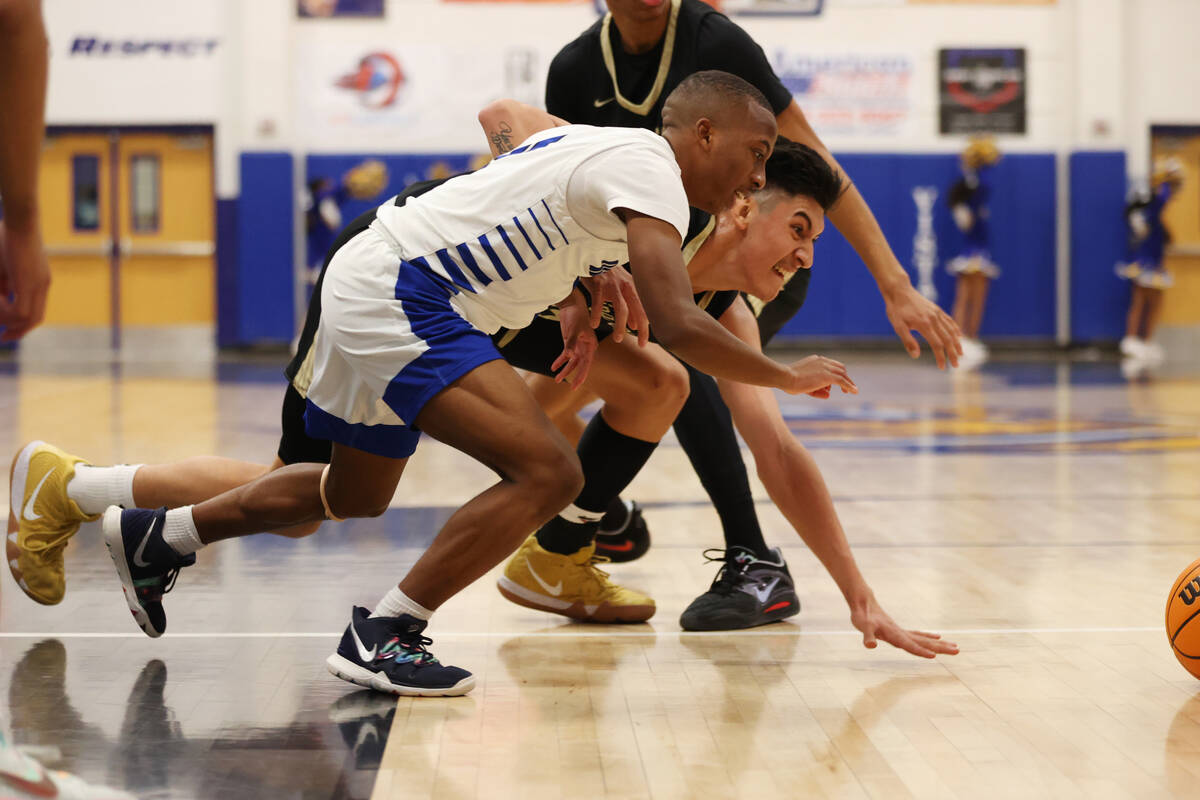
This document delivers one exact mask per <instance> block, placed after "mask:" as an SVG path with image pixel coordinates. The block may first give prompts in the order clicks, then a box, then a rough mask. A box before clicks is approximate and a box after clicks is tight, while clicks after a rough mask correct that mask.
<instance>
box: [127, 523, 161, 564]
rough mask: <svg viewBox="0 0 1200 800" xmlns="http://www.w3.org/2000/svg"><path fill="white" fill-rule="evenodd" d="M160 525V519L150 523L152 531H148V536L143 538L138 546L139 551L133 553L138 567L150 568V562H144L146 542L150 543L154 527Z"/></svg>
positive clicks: (134, 561)
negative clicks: (143, 554) (143, 555)
mask: <svg viewBox="0 0 1200 800" xmlns="http://www.w3.org/2000/svg"><path fill="white" fill-rule="evenodd" d="M157 524H158V517H155V518H154V520H153V521H152V522H151V523H150V529H149V530H148V531H146V535H145V536H143V537H142V541H141V542H140V543H139V544H138V548H137V550H135V551H134V552H133V563H134V566H137V567H148V566H150V562H149V561H143V560H142V553H144V552H146V542H148V541H150V534H152V533H154V526H155V525H157Z"/></svg>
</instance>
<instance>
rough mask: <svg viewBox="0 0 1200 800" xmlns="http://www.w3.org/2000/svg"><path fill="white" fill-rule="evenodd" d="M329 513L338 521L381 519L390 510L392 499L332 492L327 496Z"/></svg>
mask: <svg viewBox="0 0 1200 800" xmlns="http://www.w3.org/2000/svg"><path fill="white" fill-rule="evenodd" d="M326 501H327V503H328V506H327V510H328V513H330V514H332V515H333V516H334V517H336V518H337V519H360V518H363V517H381V516H383V514H384V512H385V511H387V510H388V506H389V505H390V504H391V501H392V498H391V497H390V496H388V497H382V496H379V497H373V496H370V495H338V494H337V493H336V492H330V493H329V494H328V495H327V496H326Z"/></svg>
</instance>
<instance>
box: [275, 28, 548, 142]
mask: <svg viewBox="0 0 1200 800" xmlns="http://www.w3.org/2000/svg"><path fill="white" fill-rule="evenodd" d="M547 59H548V56H546V55H545V54H543V53H541V52H540V51H539V50H537V49H534V48H529V47H517V46H510V45H506V44H504V43H496V44H493V45H488V46H484V47H479V46H473V47H468V46H458V45H454V44H452V43H438V44H433V43H431V44H401V45H396V44H392V43H388V42H386V41H378V42H375V43H373V44H372V43H365V44H362V45H358V46H349V47H348V46H346V44H344V43H338V42H323V41H319V40H317V41H314V42H312V44H310V45H309V46H307V47H305V48H304V51H303V53H302V55H301V57H300V58H299V59H298V61H297V63H298V69H297V73H296V80H297V84H296V109H297V121H298V123H299V124H298V126H297V130H298V131H299V132H300V136H301V137H302V139H303V144H305V145H306V146H308V147H311V148H314V149H316V150H324V151H354V150H363V151H375V152H397V151H399V152H403V151H409V152H422V151H424V152H449V151H453V152H471V151H486V150H487V142H486V141H485V139H484V136H483V132H482V130H481V129H480V127H479V124H478V122H477V121H476V117H477V115H478V114H479V111H480V109H482V108H483V107H484V106H486V105H487V104H488V103H490V102H492V101H493V100H495V99H496V98H499V97H512V98H515V99H518V100H522V101H524V102H530V103H538V102H540V99H541V96H542V91H543V88H542V87H543V86H544V81H545V71H546V65H547V63H548V62H547Z"/></svg>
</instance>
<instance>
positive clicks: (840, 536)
mask: <svg viewBox="0 0 1200 800" xmlns="http://www.w3.org/2000/svg"><path fill="white" fill-rule="evenodd" d="M721 324H723V325H725V327H726V328H728V329H729V330H730V331H731V332H733V333H735V334H736V335H737V336H738V337H739V338H740V339H742V340H743V341H745V342H746V343H747V345H748V346H750V347H752V348H754V347H757V344H758V326H757V325H756V324H755V321H754V315H753V314H751V313H750V309H749V308H747V307H746V304H745V303H743V302H741V301H738V302H736V303H734V304H733V305H732V306H730V308H729V310H728V311H726V312H725V314H724V315H723V316H722V317H721ZM719 383H720V387H721V397H723V398H724V400H725V402H726V403H727V404H728V405H729V410H730V412H731V413H732V414H733V421H734V424H736V425H737V429H738V432H739V433H741V434H742V438H744V439H745V440H746V444H747V445H749V447H750V450H751V452H752V453H754V463H755V464H756V465H757V467H758V476H759V478H760V479H761V480H762V482H763V486H765V487H766V489H767V494H769V495H770V496H771V500H773V501H774V502H775V505H776V506H777V507H778V508H779V510H780V511H781V512H783V515H784V516H785V517H786V518H787V520H788V522H790V523H791V524H792V527H793V528H795V530H796V533H798V534H800V538H801V539H803V540H804V543H805V544H807V545H808V547H809V549H810V550H812V552H813V555H815V556H816V557H817V558H818V559H819V560H820V562H821V564H822V565H823V566H824V567H825V569H826V570H827V571H828V572H829V574H830V576H832V577H833V580H834V582H835V583H837V586H838V588H839V589H840V590H841V592H842V596H843V597H844V598H845V599H846V604H847V605H848V606H849V607H850V621H851V623H852V624H853V625H854V627H855V628H857V629H858V630H859V631H861V632H862V635H863V645H864V646H865V647H871V648H873V647H875V645H876V640H877V639H882V640H883V641H885V642H887V643H888V644H890V645H893V646H894V647H898V648H900V649H901V650H905V651H907V652H909V653H912V654H913V655H917V656H921V657H923V658H933V657H934V656H937V655H939V654H940V655H953V654H955V653H957V652H958V646H957V645H955V644H954V643H953V642H947V641H943V640H942V639H941V637H940V636H938V634H936V633H927V632H925V631H917V630H906V629H905V628H902V627H900V626H899V625H897V624H896V623H895V622H894V621H893V620H892V618H891V617H890V616H889V615H888V613H887V612H886V611H884V610H883V608H882V607H881V606H880V605H879V602H878V601H877V600H876V599H875V593H874V592H872V591H871V587H870V586H868V585H867V582H866V579H864V578H863V576H862V573H861V572H859V570H858V564H856V563H855V561H854V554H853V553H852V552H851V551H850V543H849V542H848V541H847V540H846V533H845V531H843V530H842V524H841V522H840V521H838V516H837V511H835V510H834V507H833V498H832V497H831V496H830V494H829V489H828V487H826V486H825V481H824V479H823V478H822V477H821V472H820V470H819V469H817V464H816V462H815V461H813V458H812V456H811V455H809V453H808V451H807V450H806V449H804V446H803V445H802V444H800V443H799V442H798V441H797V440H796V437H794V436H793V435H792V433H791V431H790V430H788V427H787V423H786V422H785V421H784V419H783V415H782V413H780V410H779V403H778V401H776V399H775V395H774V393H773V392H771V390H770V389H764V388H762V387H760V386H747V385H745V384H740V383H733V382H730V381H727V380H721V381H720V382H719ZM813 394H817V393H813ZM817 396H820V394H817Z"/></svg>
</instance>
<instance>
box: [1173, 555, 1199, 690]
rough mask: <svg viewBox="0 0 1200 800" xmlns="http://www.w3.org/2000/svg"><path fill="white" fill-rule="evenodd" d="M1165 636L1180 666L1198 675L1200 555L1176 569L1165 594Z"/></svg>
mask: <svg viewBox="0 0 1200 800" xmlns="http://www.w3.org/2000/svg"><path fill="white" fill-rule="evenodd" d="M1167 639H1169V640H1170V642H1171V649H1172V650H1173V651H1174V652H1175V658H1177V659H1179V663H1180V664H1183V668H1184V669H1186V670H1187V671H1188V672H1190V673H1192V674H1193V675H1195V676H1196V677H1197V678H1200V558H1198V559H1196V560H1195V561H1193V562H1192V563H1191V564H1189V565H1188V566H1187V569H1185V570H1184V571H1183V572H1181V573H1179V577H1178V578H1177V579H1176V581H1175V585H1174V586H1172V587H1171V594H1169V595H1168V596H1167Z"/></svg>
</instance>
